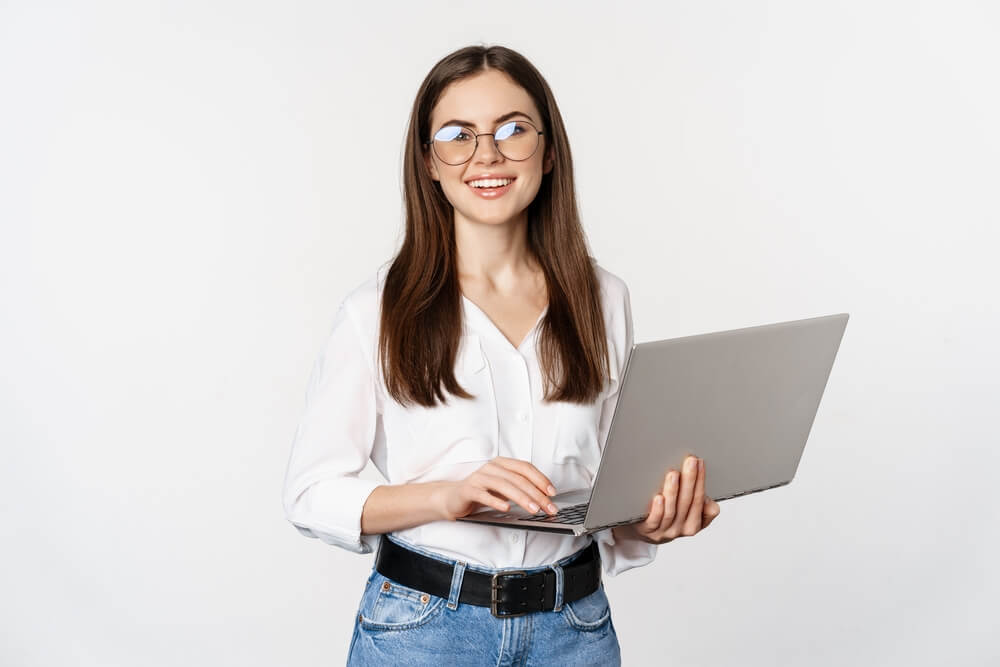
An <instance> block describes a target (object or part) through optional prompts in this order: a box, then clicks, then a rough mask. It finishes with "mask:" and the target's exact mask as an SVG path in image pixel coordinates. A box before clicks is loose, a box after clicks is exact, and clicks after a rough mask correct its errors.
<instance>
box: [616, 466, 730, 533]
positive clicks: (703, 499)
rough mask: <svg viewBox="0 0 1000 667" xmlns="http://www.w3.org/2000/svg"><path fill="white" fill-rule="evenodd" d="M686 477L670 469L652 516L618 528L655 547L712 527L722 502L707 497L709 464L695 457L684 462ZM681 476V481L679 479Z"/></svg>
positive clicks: (651, 513)
mask: <svg viewBox="0 0 1000 667" xmlns="http://www.w3.org/2000/svg"><path fill="white" fill-rule="evenodd" d="M683 470H684V472H683V475H682V474H681V473H678V472H677V471H676V470H668V471H667V474H666V476H665V477H664V480H663V493H658V494H656V495H655V496H654V497H653V503H652V506H651V508H650V511H649V516H648V517H646V520H645V521H642V522H641V523H634V524H631V525H629V526H618V527H616V528H615V530H616V531H618V530H619V529H625V530H626V535H629V534H631V535H632V536H634V537H638V538H639V539H640V540H644V541H646V542H649V543H651V544H664V543H666V542H669V541H671V540H673V539H674V538H677V537H690V536H692V535H695V534H697V533H698V531H700V530H703V529H704V528H707V527H708V524H710V523H712V521H714V520H715V518H716V517H717V516H719V511H720V510H719V503H717V502H715V501H714V500H712V499H711V498H709V497H708V496H706V495H705V463H704V462H703V461H702V460H701V459H698V458H696V457H694V456H689V457H688V458H687V460H686V461H685V462H684V468H683ZM678 477H680V480H678Z"/></svg>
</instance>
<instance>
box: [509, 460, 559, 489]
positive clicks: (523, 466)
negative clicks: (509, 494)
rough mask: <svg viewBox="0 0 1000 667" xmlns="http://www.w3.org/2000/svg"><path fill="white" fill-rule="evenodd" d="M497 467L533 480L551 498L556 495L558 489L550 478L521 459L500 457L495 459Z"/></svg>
mask: <svg viewBox="0 0 1000 667" xmlns="http://www.w3.org/2000/svg"><path fill="white" fill-rule="evenodd" d="M493 460H494V462H496V463H497V465H500V466H503V467H504V468H507V469H508V470H513V471H514V472H516V473H519V474H521V475H523V476H524V477H527V478H528V479H530V480H531V482H532V484H534V485H535V486H537V487H538V488H539V490H541V492H542V493H546V494H548V495H550V496H554V495H556V487H555V485H554V484H553V483H552V480H550V479H549V478H548V477H546V476H545V475H544V474H543V473H542V471H541V470H539V469H538V468H536V467H535V466H534V465H532V464H531V463H529V462H527V461H522V460H521V459H511V458H507V457H506V456H498V457H496V458H495V459H493Z"/></svg>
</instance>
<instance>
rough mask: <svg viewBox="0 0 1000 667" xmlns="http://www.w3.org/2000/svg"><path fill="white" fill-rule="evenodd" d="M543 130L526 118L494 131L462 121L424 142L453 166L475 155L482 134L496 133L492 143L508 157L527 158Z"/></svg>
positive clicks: (536, 145)
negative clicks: (466, 124) (468, 124)
mask: <svg viewBox="0 0 1000 667" xmlns="http://www.w3.org/2000/svg"><path fill="white" fill-rule="evenodd" d="M542 134H544V133H543V132H541V131H540V130H539V129H538V128H536V127H535V126H534V125H532V124H531V123H529V122H528V121H526V120H515V121H511V122H509V123H504V124H503V125H501V126H500V127H498V128H497V129H496V130H495V131H494V132H492V133H490V132H483V133H482V134H476V131H475V130H473V129H471V128H468V127H462V126H461V125H445V126H444V127H442V128H441V129H440V130H438V131H437V132H435V133H434V136H433V137H432V138H431V140H430V141H426V142H424V146H432V147H433V150H434V154H435V155H437V156H438V159H439V160H441V161H442V162H444V163H445V164H450V165H452V166H455V165H459V164H464V163H466V162H468V161H469V160H471V159H472V156H473V155H475V154H476V149H477V148H478V147H479V137H483V136H491V137H493V145H495V146H496V148H497V151H499V153H500V154H501V155H503V156H504V157H505V158H507V159H508V160H513V161H515V162H521V161H523V160H527V159H528V158H529V157H531V156H532V155H534V154H535V151H536V150H538V144H539V143H540V142H539V139H538V137H539V136H541V135H542Z"/></svg>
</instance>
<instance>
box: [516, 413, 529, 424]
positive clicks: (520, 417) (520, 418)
mask: <svg viewBox="0 0 1000 667" xmlns="http://www.w3.org/2000/svg"><path fill="white" fill-rule="evenodd" d="M517 421H519V422H526V421H528V413H527V412H519V413H517Z"/></svg>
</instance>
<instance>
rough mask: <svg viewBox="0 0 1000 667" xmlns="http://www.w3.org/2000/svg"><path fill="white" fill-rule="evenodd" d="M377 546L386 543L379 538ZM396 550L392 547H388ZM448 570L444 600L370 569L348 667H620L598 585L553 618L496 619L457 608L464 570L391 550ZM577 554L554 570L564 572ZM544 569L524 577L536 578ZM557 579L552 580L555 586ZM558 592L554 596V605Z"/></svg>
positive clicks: (485, 610)
mask: <svg viewBox="0 0 1000 667" xmlns="http://www.w3.org/2000/svg"><path fill="white" fill-rule="evenodd" d="M382 539H391V538H387V537H385V536H383V537H382ZM395 541H397V542H398V540H395ZM399 543H400V544H403V546H405V547H407V548H408V549H412V550H414V551H419V552H420V553H422V554H424V555H425V556H430V557H432V558H436V559H437V560H440V561H443V562H445V563H449V564H450V565H452V566H453V567H454V575H453V576H452V583H451V592H450V594H449V596H448V598H442V597H437V596H436V595H429V594H425V593H423V592H421V591H418V590H414V589H412V588H407V587H406V586H402V585H400V584H399V583H397V582H395V581H393V580H392V579H389V578H387V577H385V576H383V575H381V574H379V573H378V572H377V571H375V570H374V569H372V573H371V576H369V577H368V582H367V584H366V585H365V592H364V594H363V595H362V596H361V605H360V606H359V608H358V615H357V617H356V618H355V623H354V636H353V637H352V638H351V648H350V651H349V653H348V656H347V664H348V665H359V666H369V665H378V666H379V667H381V666H383V665H435V666H437V667H444V666H446V665H447V666H449V667H450V666H451V665H526V666H527V665H547V666H550V665H574V667H576V666H577V665H579V666H583V665H600V666H602V667H605V666H607V665H620V664H621V653H620V650H619V647H618V635H617V634H616V633H615V627H614V625H613V624H612V622H611V609H610V608H609V606H608V598H607V595H605V592H604V584H603V583H602V584H601V586H600V587H599V588H598V589H597V590H596V591H594V592H593V593H591V594H590V595H588V596H586V597H584V598H581V599H579V600H577V601H575V602H565V603H563V604H562V605H561V607H557V610H554V611H538V612H534V613H531V614H526V615H524V616H517V617H513V618H497V617H495V616H493V615H492V614H491V613H490V609H489V607H479V606H476V605H470V604H460V603H459V602H458V594H459V591H460V590H461V587H462V576H463V575H464V573H465V570H466V569H471V570H475V571H477V572H485V573H487V574H493V573H495V572H498V570H494V569H489V568H481V567H477V566H466V565H465V564H464V563H456V562H455V561H452V560H448V559H445V558H442V557H441V556H439V555H436V554H434V553H431V552H429V551H425V550H423V549H419V548H416V547H413V546H412V545H410V544H406V543H403V542H399ZM579 553H580V552H578V553H577V554H573V555H571V556H569V557H567V558H564V559H562V560H561V561H559V562H558V563H557V564H556V565H558V566H563V565H566V564H568V563H570V562H572V560H573V559H574V558H576V557H577V555H578V554H579ZM546 569H549V567H537V568H528V569H525V570H524V571H525V572H529V573H530V572H538V571H541V570H546ZM561 579H562V577H559V576H557V580H561ZM561 598H562V591H557V592H556V602H557V604H558V603H559V602H560V601H561Z"/></svg>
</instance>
